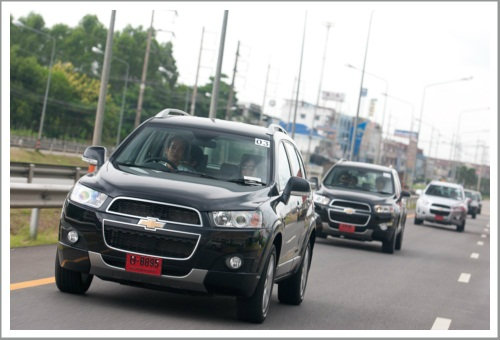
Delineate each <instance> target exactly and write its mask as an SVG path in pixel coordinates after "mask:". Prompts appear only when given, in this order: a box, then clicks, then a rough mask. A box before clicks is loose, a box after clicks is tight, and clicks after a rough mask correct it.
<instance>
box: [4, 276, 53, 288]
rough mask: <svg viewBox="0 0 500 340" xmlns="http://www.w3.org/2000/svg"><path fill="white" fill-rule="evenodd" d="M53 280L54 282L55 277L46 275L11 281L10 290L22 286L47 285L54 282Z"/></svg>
mask: <svg viewBox="0 0 500 340" xmlns="http://www.w3.org/2000/svg"><path fill="white" fill-rule="evenodd" d="M54 282H56V279H55V278H54V277H53V276H52V277H46V278H45V279H39V280H31V281H24V282H18V283H11V284H10V290H17V289H23V288H31V287H36V286H42V285H48V284H50V283H54Z"/></svg>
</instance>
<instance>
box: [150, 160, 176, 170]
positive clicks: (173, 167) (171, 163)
mask: <svg viewBox="0 0 500 340" xmlns="http://www.w3.org/2000/svg"><path fill="white" fill-rule="evenodd" d="M159 162H165V163H167V164H169V165H170V166H171V167H172V169H175V170H177V166H176V165H175V164H174V163H173V162H172V161H169V160H168V159H166V158H163V157H151V158H148V159H146V160H145V163H159ZM162 165H163V164H162ZM165 167H166V168H168V169H169V170H170V168H169V167H168V166H165Z"/></svg>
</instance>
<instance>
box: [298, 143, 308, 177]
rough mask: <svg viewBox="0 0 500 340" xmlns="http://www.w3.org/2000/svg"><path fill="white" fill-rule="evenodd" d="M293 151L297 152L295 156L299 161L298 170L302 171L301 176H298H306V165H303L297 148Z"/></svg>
mask: <svg viewBox="0 0 500 340" xmlns="http://www.w3.org/2000/svg"><path fill="white" fill-rule="evenodd" d="M295 153H296V154H297V158H298V159H299V161H300V171H301V172H302V176H300V177H303V178H307V174H306V167H305V166H304V161H303V160H302V157H301V156H300V153H299V151H298V150H297V149H295Z"/></svg>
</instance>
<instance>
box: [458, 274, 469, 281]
mask: <svg viewBox="0 0 500 340" xmlns="http://www.w3.org/2000/svg"><path fill="white" fill-rule="evenodd" d="M469 280H470V274H469V273H462V274H460V277H459V278H458V282H462V283H469Z"/></svg>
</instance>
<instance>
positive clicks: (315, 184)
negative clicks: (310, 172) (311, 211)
mask: <svg viewBox="0 0 500 340" xmlns="http://www.w3.org/2000/svg"><path fill="white" fill-rule="evenodd" d="M309 183H310V185H311V190H316V189H318V187H319V180H318V177H311V178H309Z"/></svg>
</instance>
